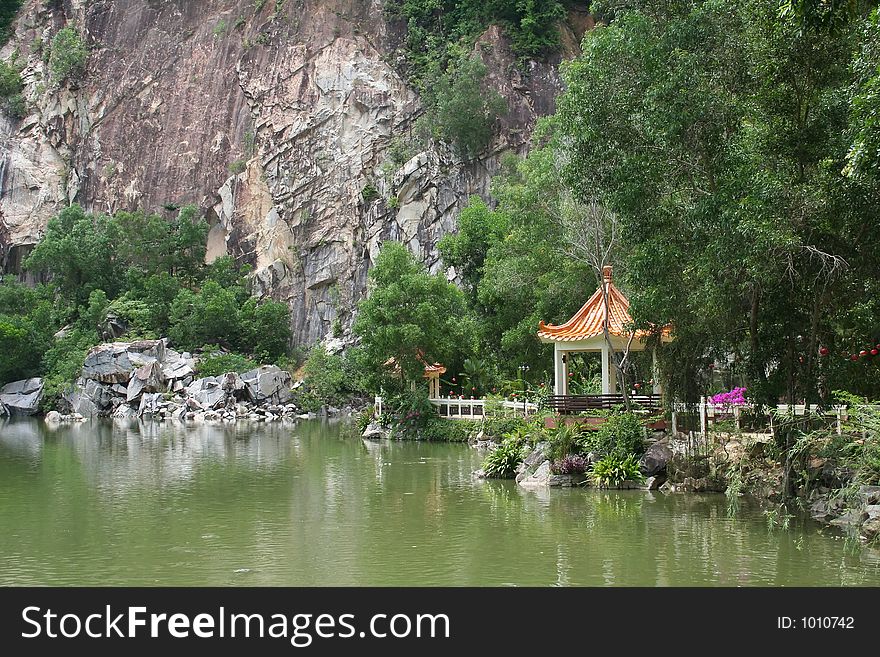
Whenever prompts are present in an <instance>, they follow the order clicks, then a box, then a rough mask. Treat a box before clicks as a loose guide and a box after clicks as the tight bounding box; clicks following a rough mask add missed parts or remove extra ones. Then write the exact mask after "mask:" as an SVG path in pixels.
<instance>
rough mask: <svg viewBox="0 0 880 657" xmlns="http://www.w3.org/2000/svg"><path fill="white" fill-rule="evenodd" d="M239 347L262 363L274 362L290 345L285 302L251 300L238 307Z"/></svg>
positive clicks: (287, 309)
mask: <svg viewBox="0 0 880 657" xmlns="http://www.w3.org/2000/svg"><path fill="white" fill-rule="evenodd" d="M241 324H242V329H241V332H242V335H243V341H242V347H244V345H247V349H249V350H250V352H251V353H253V354H254V355H255V356H256V357H257V358H259V359H260V360H262V361H270V360H276V359H277V358H280V357H281V356H283V355H284V354H285V353H287V350H288V348H289V346H290V338H291V331H290V308H289V307H288V305H287V304H286V303H281V302H280V301H273V300H272V299H265V300H263V301H258V300H257V299H256V298H254V297H251V298H250V299H248V300H247V301H246V302H245V303H244V305H243V306H242V307H241Z"/></svg>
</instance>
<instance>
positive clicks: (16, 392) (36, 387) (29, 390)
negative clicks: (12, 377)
mask: <svg viewBox="0 0 880 657" xmlns="http://www.w3.org/2000/svg"><path fill="white" fill-rule="evenodd" d="M42 399H43V379H41V378H38V377H37V378H33V379H22V380H21V381H13V382H12V383H7V384H6V385H5V386H3V387H2V388H0V405H2V406H3V407H4V409H5V410H4V411H3V413H4V414H5V415H33V414H34V413H36V412H37V411H39V410H40V400H42Z"/></svg>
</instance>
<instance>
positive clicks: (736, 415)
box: [733, 406, 740, 431]
mask: <svg viewBox="0 0 880 657" xmlns="http://www.w3.org/2000/svg"><path fill="white" fill-rule="evenodd" d="M739 411H740V408H739V406H734V407H733V419H734V423H735V426H736V430H737V431H739V430H740V421H739Z"/></svg>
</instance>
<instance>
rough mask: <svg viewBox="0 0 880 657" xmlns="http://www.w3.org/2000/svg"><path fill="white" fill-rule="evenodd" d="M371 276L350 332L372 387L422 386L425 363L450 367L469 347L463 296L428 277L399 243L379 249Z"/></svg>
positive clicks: (470, 339) (438, 277) (470, 338)
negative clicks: (354, 339) (367, 289)
mask: <svg viewBox="0 0 880 657" xmlns="http://www.w3.org/2000/svg"><path fill="white" fill-rule="evenodd" d="M369 277H370V290H369V295H368V297H367V298H366V299H365V300H364V301H362V302H361V304H360V305H359V309H358V317H357V319H356V320H355V323H354V326H353V330H354V333H355V335H357V336H359V338H360V340H361V343H360V346H359V349H358V357H359V361H360V363H361V365H362V367H363V368H365V372H366V374H367V376H368V378H369V379H370V380H371V381H372V382H373V384H374V386H376V385H377V384H378V383H379V382H380V381H383V380H384V381H386V382H387V383H389V384H393V383H394V382H396V383H397V385H398V386H402V384H403V383H404V382H419V381H422V377H423V374H424V365H425V362H426V361H427V362H434V361H440V362H445V363H449V362H451V361H452V360H453V359H454V358H455V357H456V356H457V355H458V354H461V353H467V352H468V351H469V350H470V349H471V348H472V344H473V335H472V333H470V326H469V322H468V318H467V309H466V306H465V300H464V295H463V294H462V292H461V291H460V290H459V289H458V288H456V287H455V286H454V285H451V284H449V283H447V282H446V279H445V277H444V276H442V275H434V276H432V275H430V274H428V272H427V271H425V268H424V267H423V266H422V265H421V264H419V263H418V262H416V260H415V259H414V258H413V256H412V254H410V252H409V251H407V249H406V247H404V246H403V245H402V244H400V243H398V242H386V243H385V244H383V245H382V248H381V250H380V252H379V256H378V258H377V259H376V263H375V265H374V266H373V268H372V269H371V270H370V274H369ZM391 359H393V361H391V362H390V363H389V361H390V360H391Z"/></svg>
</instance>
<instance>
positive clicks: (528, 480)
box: [517, 460, 552, 488]
mask: <svg viewBox="0 0 880 657" xmlns="http://www.w3.org/2000/svg"><path fill="white" fill-rule="evenodd" d="M551 476H552V475H551V473H550V461H549V460H545V461H544V462H543V463H541V465H539V466H538V468H537V470H535V472H534V473H533V474H531V475H529V476H527V477H524V478H523V479H521V480H518V481H517V483H518V484H519V485H520V486H522V487H523V488H541V487H544V486H549V485H550V477H551Z"/></svg>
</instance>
